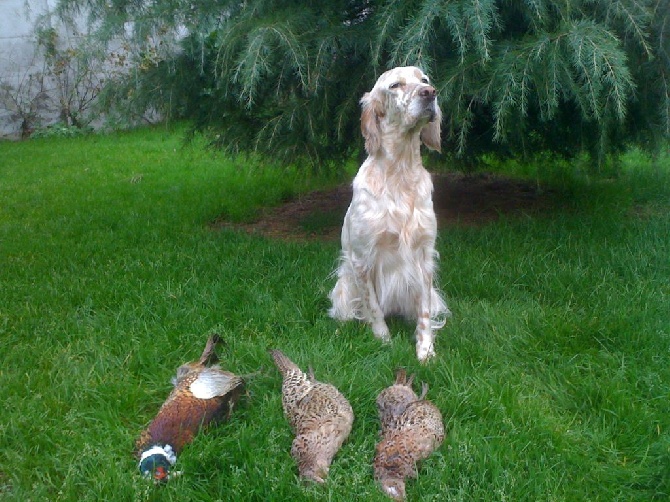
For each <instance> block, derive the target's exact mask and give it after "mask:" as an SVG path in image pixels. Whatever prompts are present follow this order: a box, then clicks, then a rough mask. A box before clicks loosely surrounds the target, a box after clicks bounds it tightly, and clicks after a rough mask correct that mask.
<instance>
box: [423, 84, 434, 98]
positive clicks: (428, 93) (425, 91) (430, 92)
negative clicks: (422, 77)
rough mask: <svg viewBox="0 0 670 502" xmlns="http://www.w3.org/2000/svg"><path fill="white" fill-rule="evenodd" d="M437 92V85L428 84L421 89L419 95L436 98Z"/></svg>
mask: <svg viewBox="0 0 670 502" xmlns="http://www.w3.org/2000/svg"><path fill="white" fill-rule="evenodd" d="M436 94H437V91H436V90H435V87H432V86H430V85H427V86H426V87H424V88H422V89H421V90H420V91H419V96H421V97H422V98H434V97H435V95H436Z"/></svg>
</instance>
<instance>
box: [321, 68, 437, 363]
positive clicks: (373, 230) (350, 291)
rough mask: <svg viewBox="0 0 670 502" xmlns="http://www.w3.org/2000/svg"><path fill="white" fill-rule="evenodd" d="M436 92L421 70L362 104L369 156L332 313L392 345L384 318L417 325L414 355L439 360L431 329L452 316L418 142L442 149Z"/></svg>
mask: <svg viewBox="0 0 670 502" xmlns="http://www.w3.org/2000/svg"><path fill="white" fill-rule="evenodd" d="M436 94H437V93H436V91H435V88H434V87H432V86H431V85H430V81H429V79H428V77H427V76H426V75H425V74H424V73H423V72H422V71H421V70H420V69H419V68H416V67H412V66H409V67H398V68H394V69H392V70H389V71H387V72H385V73H384V74H382V75H381V76H380V77H379V79H378V80H377V82H376V83H375V85H374V87H373V89H372V90H371V91H370V92H368V93H366V94H365V95H364V96H363V98H362V99H361V105H362V109H363V111H362V115H361V131H362V133H363V137H364V138H365V150H366V151H367V154H368V157H367V159H366V160H365V162H363V164H362V165H361V167H360V169H359V171H358V174H357V175H356V177H355V179H354V182H353V197H352V200H351V204H350V205H349V209H348V210H347V214H346V216H345V217H344V224H343V226H342V254H341V258H340V263H339V267H338V269H337V283H336V284H335V287H334V288H333V290H332V291H331V293H330V300H331V302H332V307H331V309H330V311H329V314H330V315H331V316H332V317H334V318H336V319H340V320H346V319H354V318H355V319H360V320H363V321H365V322H367V323H369V324H371V326H372V332H373V333H374V335H375V336H376V337H377V338H379V339H381V340H382V341H385V342H387V341H389V340H390V334H389V329H388V326H387V325H386V322H385V320H384V318H385V317H386V316H390V315H401V316H404V317H406V318H409V319H412V320H416V323H417V324H416V354H417V357H418V358H419V360H420V361H422V362H423V361H426V360H427V359H429V358H430V357H432V356H434V355H435V349H434V333H433V330H435V329H439V328H441V327H442V326H444V323H445V321H446V318H447V317H448V316H449V315H450V312H449V309H448V308H447V304H446V302H445V301H444V299H443V298H442V296H441V294H440V292H439V291H438V290H437V289H436V288H435V287H434V285H433V274H434V271H435V259H436V257H437V252H436V251H435V238H436V236H437V221H436V218H435V212H434V210H433V200H432V192H433V182H432V180H431V177H430V174H429V173H428V171H426V169H425V168H424V167H423V165H422V163H421V151H420V149H421V143H422V142H423V144H425V145H426V146H427V147H428V148H431V149H433V150H437V151H438V152H439V151H440V121H441V118H442V114H441V111H440V108H439V106H438V104H437V100H436Z"/></svg>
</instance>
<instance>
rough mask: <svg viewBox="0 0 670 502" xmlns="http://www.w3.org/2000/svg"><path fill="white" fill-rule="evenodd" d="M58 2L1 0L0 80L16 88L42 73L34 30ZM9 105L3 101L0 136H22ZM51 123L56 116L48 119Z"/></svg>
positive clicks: (17, 120) (48, 0) (0, 106)
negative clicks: (38, 21)
mask: <svg viewBox="0 0 670 502" xmlns="http://www.w3.org/2000/svg"><path fill="white" fill-rule="evenodd" d="M56 2H57V0H0V81H1V82H2V83H4V84H9V85H11V86H13V87H15V88H16V87H18V86H20V85H21V84H22V83H23V84H24V85H25V80H26V76H27V75H29V74H30V73H36V72H40V71H41V67H42V65H43V61H42V60H40V59H38V58H36V50H35V49H36V46H35V36H34V28H35V23H36V22H37V20H38V18H39V17H40V16H43V15H45V14H48V13H49V12H52V11H53V10H54V8H55V6H56ZM8 108H11V107H10V106H9V105H8V104H6V103H1V102H0V137H15V136H16V135H17V134H19V133H20V131H19V127H20V120H19V119H17V118H16V117H15V116H13V115H15V113H14V112H13V111H12V110H11V109H8ZM44 119H45V121H46V122H47V123H48V122H49V121H51V120H53V119H54V117H49V116H45V117H44Z"/></svg>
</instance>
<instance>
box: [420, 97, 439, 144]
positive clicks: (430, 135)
mask: <svg viewBox="0 0 670 502" xmlns="http://www.w3.org/2000/svg"><path fill="white" fill-rule="evenodd" d="M435 106H436V108H437V110H436V111H437V113H436V114H435V118H434V119H433V120H432V121H431V122H428V123H427V124H426V125H425V126H424V128H423V129H421V141H423V144H424V145H426V146H427V147H428V148H430V149H431V150H435V151H437V152H440V153H442V136H441V127H440V124H441V122H442V110H440V107H439V106H437V105H435Z"/></svg>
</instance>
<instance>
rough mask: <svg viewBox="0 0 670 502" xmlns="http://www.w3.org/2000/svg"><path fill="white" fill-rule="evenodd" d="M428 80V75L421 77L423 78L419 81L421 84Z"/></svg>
mask: <svg viewBox="0 0 670 502" xmlns="http://www.w3.org/2000/svg"><path fill="white" fill-rule="evenodd" d="M428 82H429V80H428V77H423V78H422V79H421V83H422V84H427V83H428Z"/></svg>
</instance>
